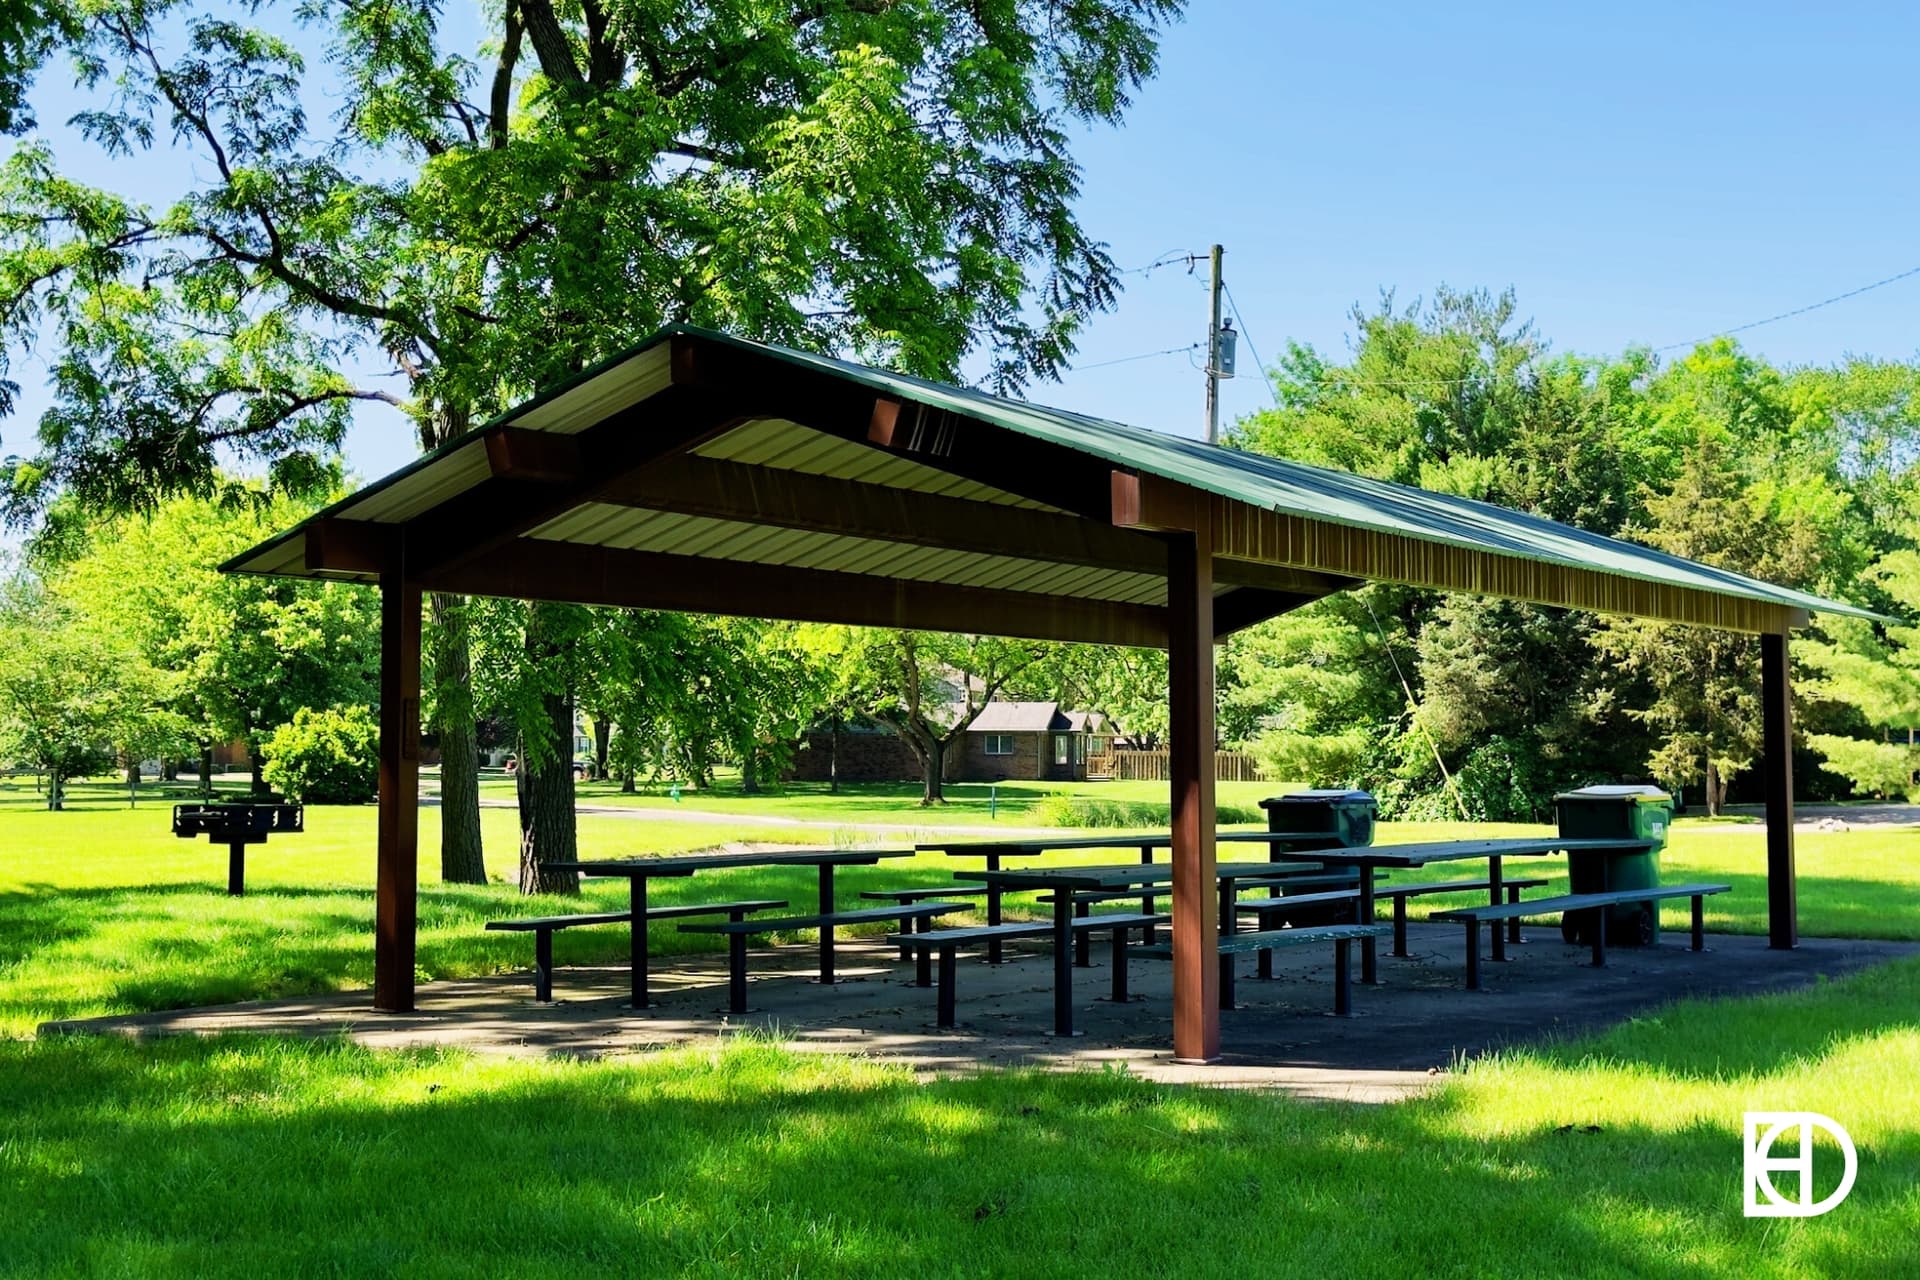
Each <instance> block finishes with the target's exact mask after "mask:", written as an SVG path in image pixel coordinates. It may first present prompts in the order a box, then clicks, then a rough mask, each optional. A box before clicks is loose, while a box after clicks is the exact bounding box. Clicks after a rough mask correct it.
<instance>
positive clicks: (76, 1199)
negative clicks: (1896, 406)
mask: <svg viewBox="0 0 1920 1280" xmlns="http://www.w3.org/2000/svg"><path fill="white" fill-rule="evenodd" d="M1916 1061H1920V961H1916V960H1908V961H1902V962H1898V963H1896V964H1893V965H1888V966H1884V967H1881V968H1879V969H1875V970H1871V971H1868V972H1865V973H1862V974H1858V975H1855V976H1852V977H1849V978H1847V979H1845V980H1842V981H1838V982H1833V983H1829V984H1823V985H1820V986H1816V987H1813V988H1810V989H1806V990H1804V991H1801V992H1798V993H1793V994H1787V995H1780V996H1774V997H1767V998H1762V999H1751V1000H1745V1001H1739V1002H1725V1003H1706V1002H1697V1003H1689V1004H1684V1005H1679V1006H1674V1007H1670V1008H1667V1009H1664V1010H1661V1011H1660V1012H1659V1013H1658V1014H1657V1015H1655V1016H1651V1017H1645V1018H1641V1019H1639V1020H1637V1021H1635V1022H1633V1023H1630V1024H1628V1025H1626V1026H1624V1027H1621V1028H1619V1029H1616V1030H1614V1031H1612V1032H1609V1033H1607V1034H1604V1035H1601V1036H1598V1037H1594V1038H1589V1039H1583V1040H1579V1041H1574V1042H1571V1043H1566V1044H1562V1045H1560V1046H1557V1047H1553V1048H1548V1049H1544V1050H1537V1051H1531V1052H1523V1053H1515V1054H1510V1055H1508V1056H1506V1057H1504V1058H1501V1059H1497V1060H1489V1061H1483V1062H1480V1063H1477V1064H1475V1065H1473V1066H1472V1067H1470V1068H1469V1069H1467V1070H1465V1071H1464V1072H1463V1073H1461V1075H1460V1076H1459V1077H1458V1078H1456V1079H1455V1080H1453V1081H1451V1082H1449V1083H1447V1084H1445V1085H1443V1086H1442V1087H1441V1088H1440V1089H1439V1090H1438V1091H1437V1092H1436V1093H1435V1094H1433V1095H1431V1096H1428V1097H1424V1098H1420V1099H1417V1100H1414V1101H1410V1102H1404V1103H1398V1104H1394V1105H1389V1106H1371V1107H1370V1106H1363V1105H1340V1104H1324V1103H1322V1104H1314V1103H1302V1102H1296V1101H1292V1100H1288V1099H1285V1098H1282V1097H1273V1096H1265V1095H1260V1094H1251V1093H1240V1092H1229V1091H1215V1090H1206V1089H1193V1088H1175V1087H1165V1086H1155V1085H1152V1084H1148V1083H1145V1082H1142V1081H1140V1080H1138V1079H1134V1078H1129V1077H1127V1076H1125V1075H1123V1074H1119V1073H1115V1072H1107V1073H1081V1074H1071V1075H1031V1074H1018V1073H1005V1072H990V1073H987V1074H983V1075H981V1076H978V1077H973V1078H964V1079H953V1080H944V1081H937V1082H920V1081H916V1080H915V1079H914V1078H913V1077H911V1076H910V1075H909V1074H908V1073H906V1072H905V1071H903V1070H899V1069H892V1068H887V1067H884V1066H880V1065H876V1064H875V1063H873V1062H871V1061H863V1060H857V1059H847V1058H826V1057H817V1056H799V1055H791V1054H789V1053H786V1052H783V1051H782V1050H781V1049H780V1048H779V1047H778V1046H769V1045H765V1044H761V1043H755V1042H752V1041H744V1042H740V1041H737V1042H735V1043H734V1044H733V1045H732V1046H730V1047H728V1048H725V1049H722V1050H716V1051H707V1052H678V1053H673V1054H668V1055H659V1056H648V1057H646V1058H642V1059H639V1060H636V1061H632V1062H619V1063H585V1062H578V1061H571V1060H554V1061H545V1062H526V1061H512V1060H502V1059H482V1058H473V1057H467V1056H463V1055H461V1054H458V1053H439V1054H435V1053H395V1052H376V1051H368V1050H363V1049H358V1048H355V1047H353V1046H351V1045H348V1044H344V1043H341V1042H337V1041H310V1042H303V1041H291V1040H280V1039H268V1038H229V1039H223V1040H210V1041H201V1040H172V1041H165V1042H157V1043H138V1042H126V1041H120V1040H98V1039H91V1038H87V1039H71V1040H51V1041H40V1042H15V1043H11V1044H0V1098H4V1099H6V1100H7V1102H6V1106H7V1117H6V1123H5V1127H4V1129H3V1130H0V1205H5V1206H6V1211H5V1212H0V1276H8V1277H12V1276H20V1277H27V1276H32V1277H62V1276H103V1275H116V1276H118V1275H126V1276H142V1277H155V1276H157V1277H168V1276H190V1277H194V1278H195V1280H203V1278H210V1277H225V1276H244V1277H249V1278H250V1280H251V1278H252V1277H259V1276H266V1275H340V1276H401V1275H404V1276H409V1277H442V1276H445V1277H453V1276H470V1275H488V1276H492V1275H502V1276H504V1275H512V1276H521V1277H554V1278H555V1280H563V1278H564V1280H577V1277H579V1276H582V1275H598V1274H606V1275H636V1276H655V1275H660V1276H667V1275H672V1276H695V1277H721V1276H726V1277H733V1276H743V1277H763V1276H764V1277H775V1276H847V1277H868V1276H871V1277H884V1278H886V1280H896V1278H897V1277H901V1276H915V1277H974V1276H1023V1277H1024V1276H1034V1277H1081V1276H1086V1275H1102V1274H1113V1275H1125V1276H1194V1277H1215V1276H1218V1277H1232V1278H1234V1280H1245V1278H1246V1277H1253V1276H1260V1277H1268V1276H1278V1277H1288V1276H1313V1277H1324V1276H1335V1275H1339V1276H1383V1277H1402V1276H1404V1277H1421V1278H1425V1277H1482V1276H1527V1277H1533V1276H1554V1277H1559V1276H1578V1277H1642V1276H1653V1277H1672V1278H1674V1280H1678V1278H1680V1277H1688V1278H1692V1277H1715V1278H1722V1277H1723V1278H1725V1280H1747V1278H1750V1277H1757V1278H1762V1280H1767V1278H1773V1277H1780V1278H1782V1280H1784V1278H1786V1277H1808V1276H1838V1277H1872V1276H1884V1277H1901V1276H1912V1275H1915V1274H1920V1107H1916V1104H1915V1102H1914V1100H1913V1093H1912V1083H1913V1070H1914V1064H1915V1062H1916ZM1749 1109H1769V1110H1781V1109H1807V1110H1814V1111H1819V1112H1823V1113H1825V1114H1827V1115H1830V1116H1832V1117H1833V1118H1835V1119H1836V1120H1838V1121H1840V1123H1841V1124H1843V1125H1844V1126H1846V1128H1847V1129H1848V1130H1849V1132H1850V1133H1851V1135H1852V1138H1853V1140H1854V1142H1855V1144H1856V1146H1857V1147H1858V1149H1859V1153H1860V1162H1861V1167H1860V1173H1859V1179H1858V1182H1857V1184H1856V1185H1855V1187H1854V1190H1853V1193H1852V1195H1851V1197H1850V1199H1849V1200H1848V1201H1847V1202H1846V1203H1845V1204H1843V1205H1841V1206H1840V1207H1839V1208H1838V1209H1836V1210H1835V1211H1834V1212H1832V1213H1831V1214H1829V1215H1827V1216H1825V1217H1822V1218H1817V1219H1812V1220H1806V1221H1765V1220H1758V1219H1747V1218H1744V1217H1743V1216H1742V1214H1741V1209H1740V1195H1741V1184H1740V1150H1741V1114H1742V1112H1743V1111H1746V1110H1749ZM1775 1154H1776V1155H1786V1154H1789V1152H1788V1151H1785V1150H1780V1151H1776V1152H1775ZM1819 1159H1820V1161H1821V1163H1820V1170H1821V1176H1820V1179H1819V1183H1818V1185H1817V1186H1816V1193H1824V1191H1825V1190H1826V1189H1827V1188H1828V1187H1829V1186H1831V1184H1832V1181H1833V1179H1834V1177H1835V1176H1837V1170H1838V1166H1839V1158H1838V1156H1837V1154H1836V1153H1835V1152H1834V1151H1833V1150H1832V1149H1831V1148H1825V1147H1823V1148H1821V1155H1820V1157H1819Z"/></svg>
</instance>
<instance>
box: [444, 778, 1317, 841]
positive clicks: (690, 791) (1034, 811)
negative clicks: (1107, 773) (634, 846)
mask: <svg viewBox="0 0 1920 1280" xmlns="http://www.w3.org/2000/svg"><path fill="white" fill-rule="evenodd" d="M1217 785H1218V795H1217V801H1218V803H1219V804H1220V805H1222V806H1223V807H1224V806H1233V807H1235V808H1239V809H1244V810H1246V811H1248V812H1250V813H1254V812H1257V805H1258V803H1259V802H1260V801H1261V800H1263V799H1265V798H1266V797H1268V796H1272V795H1280V794H1283V793H1285V792H1287V791H1297V790H1299V786H1298V785H1297V784H1293V783H1272V782H1222V783H1219V784H1217ZM480 790H481V794H482V795H483V796H486V797H487V798H488V799H495V800H509V799H512V798H513V781H512V779H511V778H505V777H499V776H493V775H489V776H487V777H485V778H483V779H482V781H481V784H480ZM575 791H576V794H577V795H578V797H579V803H581V804H582V805H592V806H615V807H622V808H640V809H665V810H673V809H675V808H678V809H683V810H693V811H696V812H707V813H729V814H741V815H751V816H756V817H772V818H792V819H798V820H801V821H807V822H828V823H846V824H849V825H862V826H868V825H887V826H908V827H952V826H982V827H990V826H991V825H992V824H995V823H999V824H1001V825H1005V826H1044V825H1050V824H1048V823H1045V822H1044V821H1043V817H1044V815H1043V814H1042V813H1041V812H1040V810H1041V806H1042V804H1043V802H1044V801H1046V800H1047V799H1048V797H1052V796H1069V797H1073V798H1075V799H1079V800H1086V801H1110V802H1118V803H1125V804H1146V805H1154V806H1156V807H1159V808H1165V807H1166V805H1167V803H1168V797H1167V784H1166V783H1164V782H1000V783H994V784H991V785H989V784H988V783H984V782H950V783H948V784H947V785H946V788H945V794H946V800H947V802H946V803H945V804H942V805H934V806H923V805H922V804H921V803H920V784H918V783H914V782H848V783H842V784H841V787H840V790H839V792H838V793H830V792H829V791H828V790H827V784H825V783H823V782H817V783H816V782H790V783H786V784H784V785H782V786H779V787H776V788H770V789H768V790H766V791H764V792H762V793H760V794H757V795H746V794H744V793H743V792H742V791H741V790H740V780H739V777H738V776H737V775H735V774H731V773H726V772H722V773H721V774H720V775H719V776H718V777H716V778H715V780H714V785H713V786H712V787H711V788H707V789H701V788H697V787H691V786H685V785H682V786H681V787H680V789H679V796H678V798H677V799H676V798H675V797H674V795H673V786H672V784H669V783H664V782H651V783H643V784H640V787H639V789H638V790H637V791H635V792H632V793H630V794H628V793H623V792H622V791H621V790H620V786H619V784H618V783H615V782H581V783H576V784H575ZM982 834H985V832H983V833H982Z"/></svg>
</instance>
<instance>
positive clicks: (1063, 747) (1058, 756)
mask: <svg viewBox="0 0 1920 1280" xmlns="http://www.w3.org/2000/svg"><path fill="white" fill-rule="evenodd" d="M1053 762H1054V763H1055V764H1072V763H1073V735H1072V734H1069V733H1056V734H1054V735H1053Z"/></svg>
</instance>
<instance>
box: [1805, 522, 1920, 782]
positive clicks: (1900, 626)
mask: <svg viewBox="0 0 1920 1280" xmlns="http://www.w3.org/2000/svg"><path fill="white" fill-rule="evenodd" d="M1867 578H1868V580H1869V581H1870V582H1871V583H1872V585H1873V586H1875V587H1877V588H1878V589H1879V590H1880V591H1881V592H1883V593H1884V594H1885V595H1886V596H1887V597H1889V598H1891V600H1892V601H1893V604H1894V606H1895V607H1896V608H1897V609H1898V610H1899V611H1900V612H1901V613H1902V614H1904V615H1905V616H1906V617H1908V618H1913V617H1917V616H1920V551H1914V550H1911V549H1905V550H1900V551H1892V552H1889V553H1887V554H1886V555H1884V556H1882V557H1881V558H1880V559H1879V560H1877V561H1875V562H1874V564H1873V566H1872V568H1871V569H1869V570H1868V573H1867ZM1823 625H1824V629H1825V631H1826V632H1827V635H1828V639H1826V640H1825V641H1807V642H1803V643H1801V644H1800V645H1799V646H1797V652H1798V654H1799V656H1800V658H1801V660H1802V661H1804V662H1805V663H1806V664H1807V665H1808V666H1810V667H1811V668H1813V670H1814V671H1815V672H1817V673H1818V675H1817V677H1816V678H1815V679H1813V680H1810V681H1808V682H1807V683H1806V684H1805V685H1804V686H1803V692H1804V694H1805V696H1807V697H1808V698H1812V699H1824V700H1827V701H1829V702H1838V703H1842V704H1844V705H1846V706H1848V707H1851V708H1853V709H1854V710H1855V711H1857V712H1858V713H1859V715H1860V718H1861V719H1862V720H1863V721H1864V722H1865V724H1866V726H1867V727H1868V728H1870V729H1873V730H1878V731H1879V734H1880V738H1879V740H1877V741H1876V740H1873V739H1868V738H1861V737H1858V736H1856V735H1853V734H1840V733H1825V734H1820V733H1816V734H1809V735H1808V736H1807V742H1808V745H1810V746H1811V747H1812V748H1813V749H1814V750H1815V751H1818V752H1819V753H1820V754H1821V755H1822V756H1823V757H1824V758H1825V759H1826V767H1827V768H1828V769H1829V770H1832V771H1833V772H1835V773H1839V774H1841V775H1843V776H1845V777H1847V778H1848V779H1850V780H1851V781H1852V782H1853V783H1854V785H1855V786H1857V787H1858V788H1860V789H1861V790H1863V791H1869V792H1877V793H1879V794H1882V795H1889V794H1891V795H1901V796H1907V797H1911V796H1913V795H1914V794H1915V793H1916V792H1920V785H1917V784H1916V775H1920V744H1916V742H1915V738H1916V736H1917V735H1920V627H1916V626H1915V625H1913V624H1912V623H1890V624H1874V623H1870V622H1867V621H1866V620H1864V619H1859V618H1840V619H1832V620H1829V621H1826V622H1825V623H1824V624H1823Z"/></svg>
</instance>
